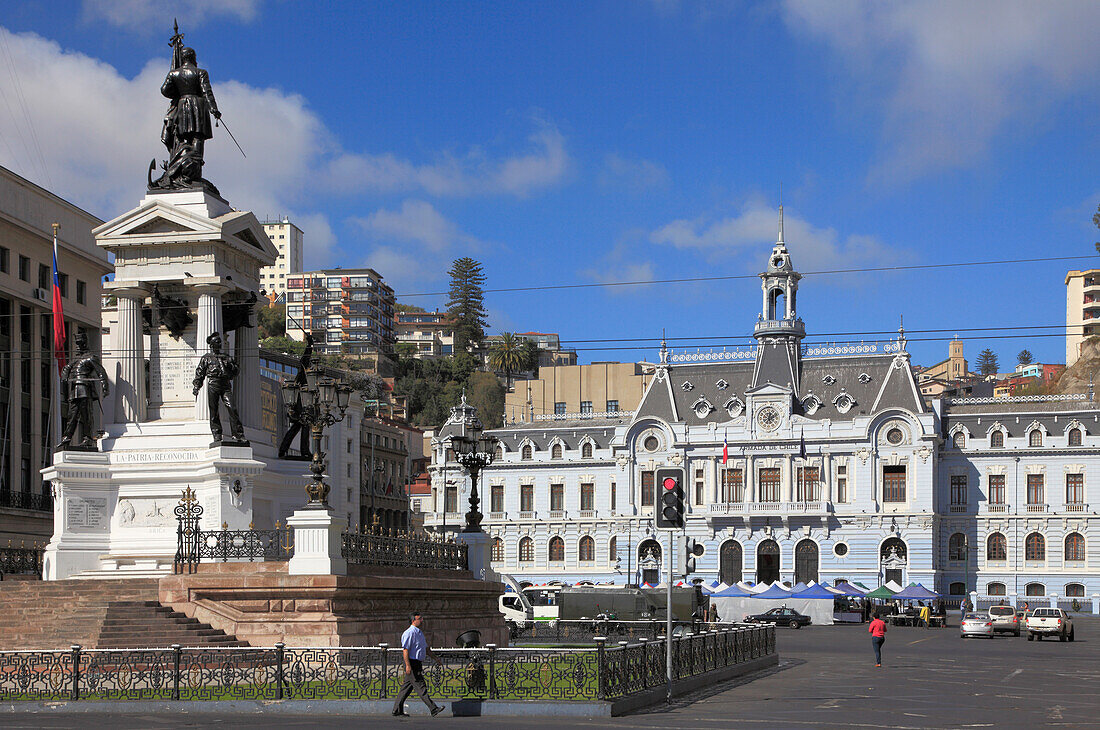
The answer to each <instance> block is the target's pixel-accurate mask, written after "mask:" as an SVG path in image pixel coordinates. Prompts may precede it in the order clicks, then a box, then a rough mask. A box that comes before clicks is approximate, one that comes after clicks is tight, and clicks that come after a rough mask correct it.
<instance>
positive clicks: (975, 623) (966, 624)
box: [959, 613, 993, 639]
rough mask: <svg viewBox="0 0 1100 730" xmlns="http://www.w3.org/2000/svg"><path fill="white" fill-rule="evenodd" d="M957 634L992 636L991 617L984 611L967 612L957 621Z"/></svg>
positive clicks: (964, 635) (964, 636)
mask: <svg viewBox="0 0 1100 730" xmlns="http://www.w3.org/2000/svg"><path fill="white" fill-rule="evenodd" d="M959 636H960V637H962V638H964V639H965V638H967V637H969V636H988V637H989V638H990V639H992V638H993V619H991V618H990V617H989V616H987V615H986V614H984V613H968V614H966V615H965V616H963V620H962V621H961V622H960V623H959Z"/></svg>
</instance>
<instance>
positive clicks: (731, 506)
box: [707, 500, 829, 515]
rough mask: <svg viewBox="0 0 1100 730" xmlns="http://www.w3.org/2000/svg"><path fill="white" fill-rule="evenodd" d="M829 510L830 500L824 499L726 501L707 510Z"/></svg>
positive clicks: (729, 512) (731, 512)
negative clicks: (800, 500)
mask: <svg viewBox="0 0 1100 730" xmlns="http://www.w3.org/2000/svg"><path fill="white" fill-rule="evenodd" d="M828 511H829V505H828V502H825V501H823V500H814V501H810V502H725V503H719V504H712V505H710V507H709V508H708V510H707V512H708V513H709V514H712V515H743V514H754V515H782V514H826V513H828Z"/></svg>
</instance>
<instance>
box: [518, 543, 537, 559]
mask: <svg viewBox="0 0 1100 730" xmlns="http://www.w3.org/2000/svg"><path fill="white" fill-rule="evenodd" d="M534 560H535V541H534V540H532V539H531V538H529V537H521V538H520V540H519V562H521V563H530V562H534Z"/></svg>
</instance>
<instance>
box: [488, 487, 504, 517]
mask: <svg viewBox="0 0 1100 730" xmlns="http://www.w3.org/2000/svg"><path fill="white" fill-rule="evenodd" d="M489 509H490V510H491V511H493V512H503V511H504V485H503V484H494V485H493V486H492V487H491V488H490V492H489Z"/></svg>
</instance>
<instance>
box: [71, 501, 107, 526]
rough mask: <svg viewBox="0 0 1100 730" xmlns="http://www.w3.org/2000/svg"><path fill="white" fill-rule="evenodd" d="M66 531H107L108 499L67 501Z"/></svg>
mask: <svg viewBox="0 0 1100 730" xmlns="http://www.w3.org/2000/svg"><path fill="white" fill-rule="evenodd" d="M65 529H67V530H73V531H94V532H102V531H103V530H106V529H107V499H106V497H68V498H66V499H65Z"/></svg>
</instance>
